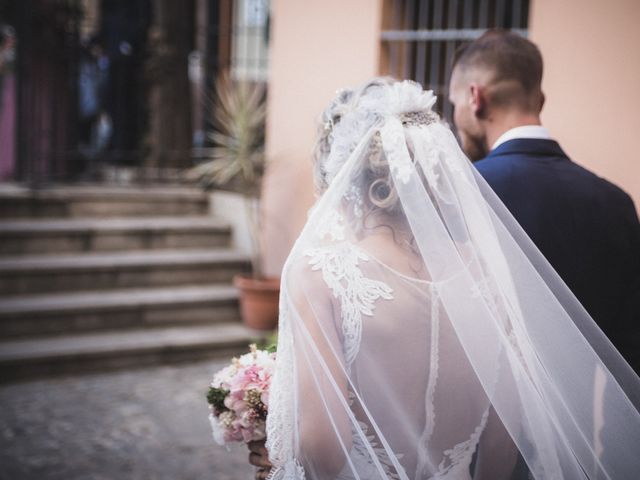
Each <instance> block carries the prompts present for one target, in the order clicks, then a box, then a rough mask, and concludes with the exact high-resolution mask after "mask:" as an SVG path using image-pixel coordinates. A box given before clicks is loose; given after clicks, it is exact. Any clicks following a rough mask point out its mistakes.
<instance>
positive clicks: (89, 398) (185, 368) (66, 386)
mask: <svg viewBox="0 0 640 480" xmlns="http://www.w3.org/2000/svg"><path fill="white" fill-rule="evenodd" d="M224 363H226V362H220V361H214V362H211V361H207V362H201V363H193V364H188V365H179V366H160V367H153V368H146V369H139V370H127V371H123V372H110V373H99V374H92V375H83V376H73V377H71V376H69V377H58V378H55V379H44V380H33V381H29V382H24V383H16V384H10V385H2V386H0V479H2V480H5V479H6V480H23V479H26V480H31V479H38V480H49V479H52V480H80V479H82V480H116V479H117V480H128V479H133V480H138V479H140V480H164V479H171V480H205V479H206V480H249V479H251V478H253V474H254V471H253V468H252V467H251V466H249V464H248V463H247V456H248V451H247V449H246V447H245V446H243V445H237V446H234V447H237V448H232V449H231V451H230V452H227V451H226V450H225V449H224V448H223V447H219V446H218V445H216V444H214V443H213V440H212V437H211V430H210V426H209V421H208V419H207V416H208V409H207V404H206V400H205V392H206V390H207V385H208V383H209V382H210V378H211V376H212V375H213V373H214V372H215V371H217V370H218V369H219V368H221V367H222V366H224Z"/></svg>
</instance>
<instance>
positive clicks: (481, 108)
mask: <svg viewBox="0 0 640 480" xmlns="http://www.w3.org/2000/svg"><path fill="white" fill-rule="evenodd" d="M469 103H470V107H471V111H472V112H473V114H474V115H475V116H476V118H479V119H483V118H485V117H486V113H487V96H486V93H485V90H484V88H483V87H482V86H480V85H479V84H477V83H471V84H469Z"/></svg>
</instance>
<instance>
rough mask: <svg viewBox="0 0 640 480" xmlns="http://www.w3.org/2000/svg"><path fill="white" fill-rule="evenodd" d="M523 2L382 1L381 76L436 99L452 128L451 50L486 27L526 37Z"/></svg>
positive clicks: (526, 11)
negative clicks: (407, 81)
mask: <svg viewBox="0 0 640 480" xmlns="http://www.w3.org/2000/svg"><path fill="white" fill-rule="evenodd" d="M529 3H530V2H529V0H387V1H386V2H385V4H384V17H383V18H384V24H383V29H382V34H381V40H382V72H383V73H384V74H386V75H391V76H393V77H395V78H401V79H412V80H415V81H417V82H419V83H421V84H422V85H424V87H425V88H428V89H432V90H433V91H434V93H435V94H436V95H437V96H438V103H437V104H436V108H437V110H438V111H439V112H440V113H442V115H443V116H444V117H445V118H446V119H447V120H448V121H449V122H450V123H452V118H451V115H452V113H453V108H452V105H451V104H450V102H449V100H448V85H449V76H450V74H451V67H452V65H453V60H454V57H455V53H456V51H457V50H458V49H459V48H460V46H461V45H463V44H464V43H466V42H469V41H471V40H473V39H475V38H478V37H479V36H480V35H482V34H483V33H484V32H485V31H486V30H487V29H490V28H505V29H511V30H514V31H517V32H518V33H520V34H522V35H526V34H527V26H528V19H529Z"/></svg>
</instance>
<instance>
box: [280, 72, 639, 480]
mask: <svg viewBox="0 0 640 480" xmlns="http://www.w3.org/2000/svg"><path fill="white" fill-rule="evenodd" d="M434 103H435V97H434V96H433V94H432V93H431V92H430V91H423V90H422V88H421V87H420V86H419V85H418V84H416V83H413V82H408V81H404V82H395V81H391V80H389V79H376V80H374V81H373V82H371V83H369V84H368V85H367V86H366V87H363V88H361V89H358V90H347V91H343V92H340V93H339V94H338V97H337V98H336V100H335V101H334V102H333V104H332V105H331V106H330V108H329V109H328V112H329V113H328V114H327V115H326V116H325V118H324V121H325V123H324V125H323V127H322V132H321V140H320V147H319V150H320V151H319V154H318V157H319V158H318V159H317V165H316V183H317V184H318V189H319V190H320V191H321V192H322V195H321V196H320V198H319V200H318V201H317V203H316V205H315V206H314V208H313V209H312V211H311V213H310V215H309V218H308V221H307V223H306V225H305V227H304V230H303V231H302V233H301V235H300V237H299V239H298V240H297V242H296V243H295V246H294V247H293V249H292V251H291V254H290V255H289V258H288V260H287V262H286V265H285V267H284V270H283V275H282V287H281V299H280V323H279V339H278V353H277V356H278V358H277V368H276V374H275V377H274V381H273V384H272V387H271V396H270V404H269V416H268V420H267V448H268V450H269V454H270V459H271V461H272V463H273V464H274V465H275V466H276V468H275V469H274V470H273V471H272V475H271V477H272V478H274V479H288V480H301V479H307V480H311V479H363V480H364V479H366V480H371V479H402V480H407V479H411V480H414V479H425V480H426V479H447V480H451V479H456V480H458V479H460V480H462V479H471V478H474V479H491V480H498V479H501V478H509V475H510V473H511V471H512V470H513V467H514V464H515V463H516V460H517V459H518V457H520V459H521V460H520V461H523V460H524V462H526V465H527V466H528V469H529V471H530V472H531V473H530V475H531V476H532V477H533V478H535V479H545V480H548V479H586V478H588V479H596V478H597V479H633V478H639V477H640V455H638V445H640V415H639V413H638V410H637V399H638V398H640V397H639V396H638V390H639V383H640V382H639V380H638V377H637V376H636V375H635V374H634V372H633V371H632V370H631V369H630V367H629V366H628V365H627V363H626V362H625V361H624V360H623V359H622V357H621V356H620V355H619V354H618V352H617V351H616V350H615V348H614V347H613V346H612V345H611V344H610V342H609V340H608V339H607V338H606V337H605V336H604V334H602V333H601V331H600V330H599V329H598V327H597V326H596V325H595V323H594V322H593V320H592V319H591V318H590V317H589V315H588V313H587V312H586V311H585V310H584V309H583V308H582V307H581V305H580V304H579V303H578V301H577V300H576V299H575V297H574V296H573V294H572V293H571V292H570V291H569V290H568V289H567V287H566V286H565V285H564V283H563V282H562V280H561V279H560V278H559V277H558V275H557V274H556V273H555V272H554V271H553V269H552V268H551V267H550V266H549V264H548V263H547V261H546V260H545V259H544V257H543V256H542V255H541V254H540V252H539V251H538V250H537V249H536V247H535V246H534V245H533V244H532V242H531V241H530V240H529V238H528V237H527V236H526V234H525V233H524V232H523V231H522V229H521V228H520V226H519V225H518V224H517V223H516V221H515V220H514V219H513V217H512V216H511V215H510V214H509V212H508V211H507V210H506V209H505V207H504V206H503V205H502V203H501V202H500V200H499V199H498V198H497V197H496V196H495V194H494V193H493V192H492V191H491V189H490V188H489V187H488V186H487V184H486V183H485V182H484V180H483V179H482V178H481V177H480V176H479V175H478V174H477V173H476V171H475V170H474V168H473V167H472V165H471V163H470V162H469V160H468V159H467V158H466V157H465V155H464V153H463V152H462V151H461V150H460V148H459V146H458V144H457V142H456V140H455V137H454V135H453V134H452V132H451V131H450V129H449V128H448V127H447V126H446V125H445V124H443V123H442V122H441V121H440V119H439V118H438V116H437V115H436V114H435V113H433V111H432V107H433V104H434ZM634 405H635V406H634Z"/></svg>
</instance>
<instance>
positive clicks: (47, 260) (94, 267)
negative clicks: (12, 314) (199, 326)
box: [0, 249, 250, 295]
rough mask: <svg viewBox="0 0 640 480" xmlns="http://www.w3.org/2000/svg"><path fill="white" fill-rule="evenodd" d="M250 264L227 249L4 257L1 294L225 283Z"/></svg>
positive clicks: (0, 268) (248, 260)
mask: <svg viewBox="0 0 640 480" xmlns="http://www.w3.org/2000/svg"><path fill="white" fill-rule="evenodd" d="M249 270H250V259H249V257H248V256H247V255H246V254H243V253H239V252H236V251H233V250H230V249H218V250H215V249H207V250H149V251H137V252H113V253H86V254H76V255H70V254H65V255H29V256H23V257H11V258H7V257H5V258H1V259H0V295H19V294H36V293H52V292H71V291H82V290H102V289H124V288H136V287H142V288H146V287H160V286H169V285H188V284H209V283H224V282H229V281H230V280H231V279H232V278H233V276H234V275H235V274H237V273H241V272H247V271H249Z"/></svg>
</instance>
